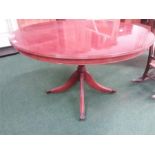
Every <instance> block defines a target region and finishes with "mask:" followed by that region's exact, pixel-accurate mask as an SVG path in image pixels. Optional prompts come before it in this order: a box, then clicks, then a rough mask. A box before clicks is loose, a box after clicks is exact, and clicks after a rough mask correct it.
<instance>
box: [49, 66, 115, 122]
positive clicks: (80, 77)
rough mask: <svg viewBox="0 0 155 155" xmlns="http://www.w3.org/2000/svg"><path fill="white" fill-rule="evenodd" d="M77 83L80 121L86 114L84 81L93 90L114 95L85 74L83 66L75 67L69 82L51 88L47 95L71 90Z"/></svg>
mask: <svg viewBox="0 0 155 155" xmlns="http://www.w3.org/2000/svg"><path fill="white" fill-rule="evenodd" d="M77 81H80V120H85V118H86V113H85V102H84V81H85V82H86V83H87V84H88V85H89V86H90V87H92V88H93V89H96V90H98V91H100V92H102V93H110V94H111V93H115V92H116V91H115V90H113V89H111V88H108V87H105V86H102V85H101V84H99V83H97V82H96V81H95V80H94V79H93V77H92V76H91V75H90V74H89V73H88V72H87V70H86V68H85V66H84V65H79V66H78V67H77V70H76V71H75V72H74V73H73V74H72V75H71V77H70V78H69V80H68V81H67V82H66V83H65V84H63V85H62V86H59V87H56V88H53V89H51V90H49V91H47V94H49V93H60V92H64V91H66V90H68V89H69V88H71V87H72V86H73V85H74V84H76V82H77Z"/></svg>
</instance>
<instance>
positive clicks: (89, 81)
mask: <svg viewBox="0 0 155 155" xmlns="http://www.w3.org/2000/svg"><path fill="white" fill-rule="evenodd" d="M85 81H86V82H87V84H88V85H89V86H90V87H92V88H94V89H96V90H98V91H100V92H102V93H115V92H116V90H113V89H111V88H107V87H104V86H102V85H101V84H99V83H97V82H96V81H95V80H94V79H93V77H92V76H91V75H90V74H89V73H88V72H87V71H86V73H85Z"/></svg>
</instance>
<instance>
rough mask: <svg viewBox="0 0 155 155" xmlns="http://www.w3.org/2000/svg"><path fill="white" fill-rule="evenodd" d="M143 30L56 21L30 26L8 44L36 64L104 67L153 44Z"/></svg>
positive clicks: (150, 35)
mask: <svg viewBox="0 0 155 155" xmlns="http://www.w3.org/2000/svg"><path fill="white" fill-rule="evenodd" d="M154 39H155V37H154V34H153V33H152V32H150V31H149V30H147V29H146V28H144V27H141V26H137V25H133V24H127V23H120V21H119V20H58V21H49V22H45V23H40V24H33V25H30V26H26V27H23V28H20V29H18V30H17V31H15V32H13V33H12V34H11V35H10V42H11V44H12V45H13V46H14V47H15V48H16V49H17V50H18V51H19V52H21V53H22V54H24V55H27V56H29V57H32V58H34V59H37V60H41V61H46V62H51V63H63V64H78V65H79V64H105V63H113V62H118V61H124V60H128V59H131V58H134V57H136V56H138V55H140V54H142V53H143V52H144V51H145V50H146V49H148V48H149V47H150V46H151V45H152V44H153V42H154Z"/></svg>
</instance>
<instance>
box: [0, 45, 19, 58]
mask: <svg viewBox="0 0 155 155" xmlns="http://www.w3.org/2000/svg"><path fill="white" fill-rule="evenodd" d="M15 54H18V52H17V51H16V50H15V49H14V48H13V47H12V46H8V47H2V48H0V58H1V57H6V56H11V55H15Z"/></svg>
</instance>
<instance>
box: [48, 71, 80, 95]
mask: <svg viewBox="0 0 155 155" xmlns="http://www.w3.org/2000/svg"><path fill="white" fill-rule="evenodd" d="M78 80H79V73H78V72H77V71H75V72H74V73H73V74H72V75H71V77H70V78H69V79H68V81H67V82H66V83H65V84H63V85H62V86H59V87H56V88H53V89H51V90H49V91H47V92H46V93H47V94H50V93H60V92H64V91H66V90H68V89H70V88H71V87H72V86H73V85H74V84H75V83H76V82H77V81H78Z"/></svg>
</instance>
